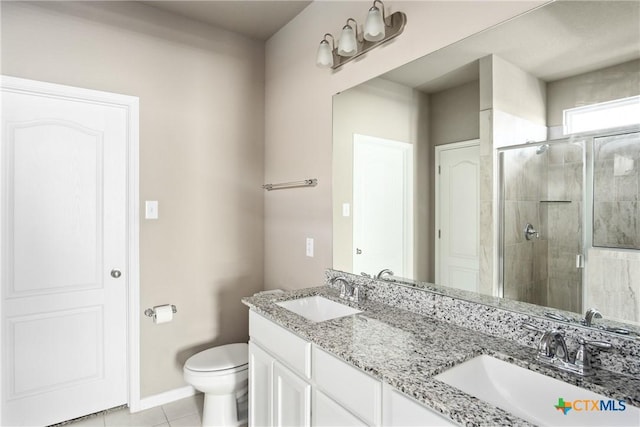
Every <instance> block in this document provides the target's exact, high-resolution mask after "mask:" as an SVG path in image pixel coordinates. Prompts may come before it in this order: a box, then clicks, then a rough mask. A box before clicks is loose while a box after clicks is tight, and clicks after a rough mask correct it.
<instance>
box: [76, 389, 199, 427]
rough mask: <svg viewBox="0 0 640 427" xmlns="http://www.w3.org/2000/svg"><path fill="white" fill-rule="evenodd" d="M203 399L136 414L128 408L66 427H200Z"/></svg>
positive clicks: (194, 399)
mask: <svg viewBox="0 0 640 427" xmlns="http://www.w3.org/2000/svg"><path fill="white" fill-rule="evenodd" d="M203 399H204V396H203V395H202V394H201V393H199V394H197V395H195V396H192V397H187V398H185V399H182V400H178V401H176V402H171V403H168V404H166V405H162V406H158V407H156V408H151V409H147V410H146V411H142V412H136V413H135V414H131V413H129V409H128V408H125V409H119V410H117V411H113V412H108V413H107V414H97V415H93V416H90V417H88V418H84V419H81V420H78V421H74V422H72V423H69V424H66V425H65V426H64V427H125V426H132V427H133V426H135V427H156V426H157V427H200V426H201V425H202V402H203Z"/></svg>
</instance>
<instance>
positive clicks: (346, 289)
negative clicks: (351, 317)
mask: <svg viewBox="0 0 640 427" xmlns="http://www.w3.org/2000/svg"><path fill="white" fill-rule="evenodd" d="M336 282H342V285H340V298H342V299H345V300H347V301H353V302H360V286H359V285H358V284H356V283H355V282H349V280H347V278H346V277H344V276H336V277H334V278H333V279H331V283H332V284H334V283H336Z"/></svg>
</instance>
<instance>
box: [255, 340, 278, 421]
mask: <svg viewBox="0 0 640 427" xmlns="http://www.w3.org/2000/svg"><path fill="white" fill-rule="evenodd" d="M273 362H274V359H273V357H271V356H270V355H268V354H267V353H266V352H265V351H264V350H262V349H261V348H260V347H259V346H257V345H256V344H254V343H253V342H251V341H250V342H249V426H251V427H265V426H271V425H272V424H273V423H272V422H271V405H272V399H271V371H272V369H273Z"/></svg>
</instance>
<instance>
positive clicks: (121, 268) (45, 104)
mask: <svg viewBox="0 0 640 427" xmlns="http://www.w3.org/2000/svg"><path fill="white" fill-rule="evenodd" d="M5 82H6V80H3V88H2V163H1V164H2V201H1V203H2V209H1V215H2V248H1V249H2V304H3V306H2V424H3V425H48V424H52V423H57V422H61V421H64V420H68V419H72V418H75V417H79V416H82V415H86V414H89V413H92V412H96V411H99V410H103V409H106V408H111V407H114V406H118V405H122V404H125V403H127V393H128V373H127V283H128V281H127V274H128V271H127V142H128V132H129V126H130V123H129V122H128V120H129V119H128V114H129V112H128V110H127V108H124V107H123V106H122V105H117V104H111V103H107V102H96V101H95V99H90V98H91V97H89V99H87V98H83V97H82V91H81V90H78V89H74V90H73V95H71V96H63V95H59V94H58V95H52V93H50V92H48V91H47V90H44V91H39V90H37V89H36V90H22V89H16V88H15V87H11V85H6V84H5ZM40 87H41V88H44V89H46V87H47V86H46V85H45V84H40ZM56 87H57V88H58V89H59V88H60V86H56ZM58 92H59V90H58ZM136 102H137V101H136Z"/></svg>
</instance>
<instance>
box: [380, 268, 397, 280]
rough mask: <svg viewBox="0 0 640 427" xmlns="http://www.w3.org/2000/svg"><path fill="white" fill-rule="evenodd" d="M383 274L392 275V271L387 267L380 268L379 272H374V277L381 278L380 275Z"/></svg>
mask: <svg viewBox="0 0 640 427" xmlns="http://www.w3.org/2000/svg"><path fill="white" fill-rule="evenodd" d="M385 274H386V275H389V276H393V271H391V270H389V269H388V268H385V269H384V270H381V271H380V273H378V274H376V279H383V277H382V276H384V275H385Z"/></svg>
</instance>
